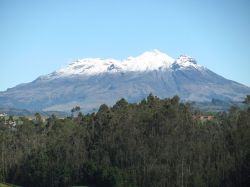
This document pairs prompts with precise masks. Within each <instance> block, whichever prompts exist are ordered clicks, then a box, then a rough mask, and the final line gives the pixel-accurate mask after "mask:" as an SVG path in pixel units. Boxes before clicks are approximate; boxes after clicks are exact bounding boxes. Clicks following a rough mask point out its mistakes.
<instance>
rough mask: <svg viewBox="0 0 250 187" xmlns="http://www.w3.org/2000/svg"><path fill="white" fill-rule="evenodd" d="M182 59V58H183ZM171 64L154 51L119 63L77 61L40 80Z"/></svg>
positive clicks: (117, 61) (138, 70)
mask: <svg viewBox="0 0 250 187" xmlns="http://www.w3.org/2000/svg"><path fill="white" fill-rule="evenodd" d="M182 58H184V56H183V57H182ZM186 58H188V57H186ZM183 60H184V59H183ZM173 62H174V59H173V58H171V57H169V56H168V55H166V54H164V53H162V52H160V51H158V50H156V49H155V50H153V51H149V52H145V53H143V54H142V55H140V56H138V57H128V58H127V59H125V60H121V61H119V60H115V59H100V58H86V59H82V60H77V61H75V62H72V63H70V64H69V65H67V66H66V67H63V68H61V69H59V70H57V71H55V72H53V73H51V74H49V75H46V76H42V77H41V78H42V79H55V78H59V77H68V76H75V75H83V76H92V75H98V74H102V73H118V72H124V73H125V72H143V71H153V70H163V69H167V68H169V67H170V66H171V65H172V64H173Z"/></svg>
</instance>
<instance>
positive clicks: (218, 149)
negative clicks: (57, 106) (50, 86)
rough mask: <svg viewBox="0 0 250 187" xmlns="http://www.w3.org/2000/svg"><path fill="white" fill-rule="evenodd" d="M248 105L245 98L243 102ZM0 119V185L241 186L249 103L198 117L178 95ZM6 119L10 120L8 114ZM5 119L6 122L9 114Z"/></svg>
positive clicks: (247, 167) (249, 136)
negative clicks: (62, 114)
mask: <svg viewBox="0 0 250 187" xmlns="http://www.w3.org/2000/svg"><path fill="white" fill-rule="evenodd" d="M247 104H249V103H246V105H247ZM71 112H72V116H70V117H67V118H59V117H57V116H55V115H51V116H50V117H49V118H47V119H46V120H43V118H42V116H41V115H40V114H39V113H37V114H36V115H35V117H34V119H33V120H30V119H28V118H27V117H19V119H18V120H19V121H21V122H22V123H17V124H16V126H15V127H10V126H9V123H6V119H4V117H2V118H0V182H5V183H11V184H16V185H20V186H24V187H31V186H32V187H54V186H60V187H63V186H80V185H86V186H89V187H102V186H105V187H113V186H114V187H115V186H118V187H123V186H124V187H166V186H170V187H172V186H178V187H193V186H195V187H203V186H207V187H213V186H221V187H224V186H225V187H233V186H238V187H240V186H241V187H244V186H249V184H250V107H249V106H248V107H246V108H245V109H239V108H237V107H231V109H230V110H229V111H227V112H220V113H214V114H212V118H211V119H209V120H207V119H205V120H201V118H200V116H201V115H203V114H202V113H201V112H199V111H197V110H195V109H193V107H192V105H191V104H189V103H182V102H180V99H179V97H178V96H174V97H173V98H167V99H160V98H158V97H156V96H153V95H149V96H148V97H147V98H146V99H143V100H142V101H141V102H140V103H136V104H130V103H128V102H127V101H126V100H125V99H121V100H119V101H117V102H116V104H114V105H113V106H112V107H108V106H107V105H105V104H103V105H101V106H100V108H99V110H98V111H97V112H96V113H92V114H82V113H81V112H80V108H79V107H76V108H74V109H72V111H71ZM10 118H11V117H10ZM10 118H9V119H8V120H13V119H10Z"/></svg>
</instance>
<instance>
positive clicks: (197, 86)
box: [0, 50, 250, 112]
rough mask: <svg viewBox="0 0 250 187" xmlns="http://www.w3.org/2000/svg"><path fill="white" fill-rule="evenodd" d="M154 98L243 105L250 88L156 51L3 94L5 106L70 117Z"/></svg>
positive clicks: (86, 64) (89, 62)
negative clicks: (105, 106) (78, 109)
mask: <svg viewBox="0 0 250 187" xmlns="http://www.w3.org/2000/svg"><path fill="white" fill-rule="evenodd" d="M149 93H153V94H154V95H157V96H159V97H161V98H165V97H171V96H173V95H179V96H180V97H181V99H182V100H189V101H211V100H212V99H220V100H227V101H229V100H234V101H240V100H242V99H243V98H244V97H245V96H246V95H247V94H250V88H249V87H246V86H244V85H242V84H239V83H237V82H234V81H231V80H227V79H225V78H223V77H221V76H219V75H217V74H215V73H213V72H212V71H210V70H209V69H207V68H206V67H204V66H201V65H199V64H198V63H197V62H196V60H195V59H194V58H192V57H189V56H187V55H181V56H180V57H179V58H177V59H173V58H171V57H170V56H168V55H166V54H165V53H162V52H160V51H158V50H153V51H148V52H144V53H143V54H141V55H139V56H137V57H128V58H127V59H124V60H115V59H100V58H86V59H79V60H76V61H74V62H72V63H70V64H68V65H67V66H65V67H63V68H61V69H59V70H56V71H54V72H52V73H50V74H48V75H43V76H40V77H38V78H37V79H36V80H34V81H33V82H31V83H27V84H21V85H18V86H16V87H14V88H11V89H8V90H7V91H5V92H0V104H1V105H3V106H5V107H6V106H7V107H15V108H25V109H31V110H44V111H48V110H58V111H69V110H70V109H71V108H72V107H73V106H75V105H80V106H81V108H82V109H83V111H88V112H89V111H92V110H96V109H97V108H98V107H99V105H100V104H103V103H106V104H114V102H115V101H117V100H118V99H120V98H125V99H127V100H128V101H130V102H137V101H139V100H141V99H142V98H144V97H146V96H147V95H148V94H149Z"/></svg>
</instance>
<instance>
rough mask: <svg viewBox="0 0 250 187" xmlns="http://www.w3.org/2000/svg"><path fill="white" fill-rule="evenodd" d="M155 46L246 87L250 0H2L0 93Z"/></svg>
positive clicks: (249, 57)
mask: <svg viewBox="0 0 250 187" xmlns="http://www.w3.org/2000/svg"><path fill="white" fill-rule="evenodd" d="M153 49H158V50H160V51H162V52H165V53H167V54H168V55H169V56H171V57H173V58H177V57H178V56H179V55H180V54H187V55H190V56H192V57H194V58H196V60H197V61H198V63H199V64H201V65H204V66H206V67H207V68H209V69H211V70H212V71H214V72H216V73H218V74H220V75H222V76H224V77H225V78H228V79H231V80H235V81H237V82H240V83H243V84H245V85H248V86H250V1H248V0H220V1H218V0H206V1H205V0H188V1H187V0H174V1H173V0H171V1H168V0H143V1H142V0H124V1H119V0H67V1H66V0H36V1H35V0H22V1H20V0H1V1H0V65H1V66H0V91H3V90H5V89H7V88H10V87H13V86H15V85H17V84H19V83H25V82H30V81H32V80H34V79H35V78H37V77H38V76H39V75H43V74H47V73H50V72H52V71H54V70H56V69H58V68H60V67H61V66H62V65H65V64H67V63H69V62H70V61H72V60H74V59H77V58H85V57H101V58H110V57H112V58H117V59H124V58H126V57H128V56H137V55H139V54H141V53H143V52H144V51H148V50H153Z"/></svg>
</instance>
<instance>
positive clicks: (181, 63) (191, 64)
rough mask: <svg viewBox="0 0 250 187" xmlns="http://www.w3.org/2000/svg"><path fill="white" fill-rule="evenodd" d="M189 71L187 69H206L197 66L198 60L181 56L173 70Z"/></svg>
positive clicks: (175, 62)
mask: <svg viewBox="0 0 250 187" xmlns="http://www.w3.org/2000/svg"><path fill="white" fill-rule="evenodd" d="M177 67H178V69H187V68H195V69H203V68H204V67H203V66H201V65H199V64H197V62H196V60H195V59H194V58H192V57H190V56H187V55H180V57H179V58H177V59H176V60H175V61H174V63H173V65H172V68H173V69H176V68H177Z"/></svg>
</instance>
